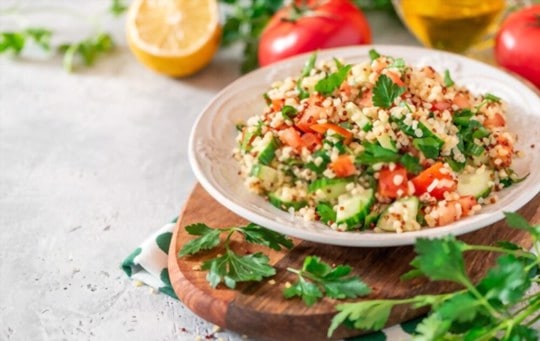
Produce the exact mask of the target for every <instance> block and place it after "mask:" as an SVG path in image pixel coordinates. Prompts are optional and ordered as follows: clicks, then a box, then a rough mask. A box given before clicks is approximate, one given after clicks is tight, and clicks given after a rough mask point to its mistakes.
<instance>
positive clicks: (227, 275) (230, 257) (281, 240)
mask: <svg viewBox="0 0 540 341" xmlns="http://www.w3.org/2000/svg"><path fill="white" fill-rule="evenodd" d="M186 231H187V232H188V233H189V234H191V235H194V236H199V237H198V238H195V239H193V240H190V241H189V242H187V243H186V244H184V246H183V247H182V249H181V250H180V251H179V252H178V257H183V256H186V255H193V254H195V253H197V252H199V251H202V250H209V249H213V248H215V247H217V246H218V245H219V244H220V241H221V240H220V238H219V236H220V234H221V233H227V238H225V240H224V241H223V243H222V244H223V246H224V248H225V254H224V255H218V257H216V258H211V259H208V260H207V261H205V262H204V263H203V264H202V266H201V268H202V269H203V270H208V274H207V276H206V279H207V280H208V282H209V283H210V285H211V286H212V287H213V288H215V287H216V286H217V285H218V284H219V283H222V282H223V283H225V285H226V286H227V287H229V288H231V289H234V288H235V286H236V283H237V282H245V281H260V280H261V279H262V278H263V277H269V276H272V275H274V274H275V273H276V271H275V269H274V268H273V267H272V266H271V265H269V264H268V257H267V256H265V255H263V254H262V253H260V252H259V253H256V254H252V255H245V256H241V255H238V254H236V253H235V252H234V251H233V250H232V249H231V248H230V245H229V244H230V238H231V235H232V234H233V233H240V234H242V235H243V236H244V238H245V240H246V241H247V242H249V243H254V244H259V245H264V246H267V247H269V248H271V249H274V250H277V251H279V250H281V249H282V247H284V248H291V247H292V246H293V242H292V240H290V239H288V238H287V237H285V236H284V235H282V234H280V233H277V232H274V231H270V230H267V229H265V228H264V227H262V226H259V225H257V224H253V223H251V224H248V225H247V226H240V227H229V228H222V229H218V228H211V227H209V226H207V225H205V224H192V225H188V226H186Z"/></svg>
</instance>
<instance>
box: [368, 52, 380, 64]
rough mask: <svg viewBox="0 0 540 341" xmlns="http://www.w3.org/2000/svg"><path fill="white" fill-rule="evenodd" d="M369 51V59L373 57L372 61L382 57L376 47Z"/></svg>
mask: <svg viewBox="0 0 540 341" xmlns="http://www.w3.org/2000/svg"><path fill="white" fill-rule="evenodd" d="M368 53H369V59H371V61H374V60H375V59H377V58H380V57H381V55H380V53H379V52H377V51H376V50H375V49H371V50H369V51H368Z"/></svg>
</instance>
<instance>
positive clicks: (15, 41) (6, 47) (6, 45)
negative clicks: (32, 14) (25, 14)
mask: <svg viewBox="0 0 540 341" xmlns="http://www.w3.org/2000/svg"><path fill="white" fill-rule="evenodd" d="M51 36H52V31H50V30H47V29H45V28H40V27H30V28H27V29H24V30H21V31H10V32H0V54H2V53H7V52H12V53H13V54H15V55H19V54H21V52H22V50H23V49H24V48H25V46H27V45H28V42H29V41H31V42H33V43H34V44H36V45H37V46H39V47H41V48H42V49H43V50H45V51H49V50H50V40H51Z"/></svg>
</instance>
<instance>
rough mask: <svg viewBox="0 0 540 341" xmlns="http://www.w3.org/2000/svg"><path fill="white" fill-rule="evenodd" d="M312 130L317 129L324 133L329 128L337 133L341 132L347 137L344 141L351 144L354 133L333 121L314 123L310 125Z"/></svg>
mask: <svg viewBox="0 0 540 341" xmlns="http://www.w3.org/2000/svg"><path fill="white" fill-rule="evenodd" d="M309 128H310V129H311V130H313V131H316V132H317V133H320V134H324V133H326V132H327V131H328V130H330V129H331V130H333V131H334V132H335V133H336V134H339V135H341V136H343V137H344V138H345V140H344V141H343V142H345V144H349V143H351V141H352V137H353V134H352V133H351V132H350V131H348V130H347V129H345V128H343V127H340V126H338V125H337V124H332V123H323V124H314V125H312V126H310V127H309Z"/></svg>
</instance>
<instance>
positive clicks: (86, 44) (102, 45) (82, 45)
mask: <svg viewBox="0 0 540 341" xmlns="http://www.w3.org/2000/svg"><path fill="white" fill-rule="evenodd" d="M113 48H114V42H113V40H112V37H111V36H110V35H109V34H107V33H99V34H97V35H95V36H91V37H88V38H86V39H84V40H81V41H79V42H75V43H68V44H62V45H60V46H59V48H58V50H59V51H60V52H62V53H63V54H64V60H63V63H64V68H65V69H66V71H68V72H71V71H73V68H74V65H75V57H76V56H78V57H80V59H81V60H82V62H83V64H84V65H86V66H91V65H94V63H95V61H96V59H97V57H98V56H100V55H102V54H105V53H107V52H110V51H111V50H112V49H113Z"/></svg>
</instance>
